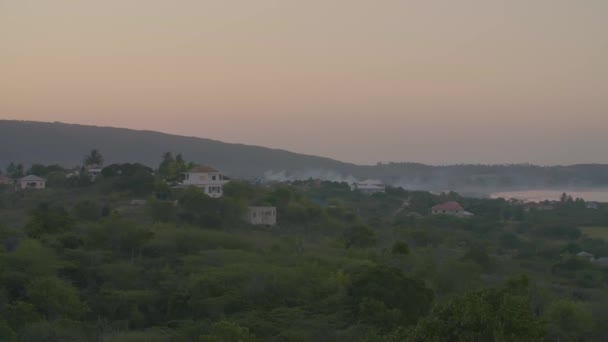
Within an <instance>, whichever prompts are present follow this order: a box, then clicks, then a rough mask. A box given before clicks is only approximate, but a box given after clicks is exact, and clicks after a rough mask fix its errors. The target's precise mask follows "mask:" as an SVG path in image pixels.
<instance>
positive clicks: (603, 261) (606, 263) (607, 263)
mask: <svg viewBox="0 0 608 342" xmlns="http://www.w3.org/2000/svg"><path fill="white" fill-rule="evenodd" d="M594 262H595V263H596V264H597V265H598V266H601V267H608V258H607V257H602V258H597V259H595V260H594Z"/></svg>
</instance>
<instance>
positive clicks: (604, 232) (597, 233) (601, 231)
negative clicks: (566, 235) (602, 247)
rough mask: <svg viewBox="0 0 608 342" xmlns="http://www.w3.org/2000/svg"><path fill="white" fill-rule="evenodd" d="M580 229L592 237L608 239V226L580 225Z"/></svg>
mask: <svg viewBox="0 0 608 342" xmlns="http://www.w3.org/2000/svg"><path fill="white" fill-rule="evenodd" d="M580 230H581V231H582V232H583V234H585V235H587V236H588V237H590V238H594V239H602V240H606V241H608V227H580Z"/></svg>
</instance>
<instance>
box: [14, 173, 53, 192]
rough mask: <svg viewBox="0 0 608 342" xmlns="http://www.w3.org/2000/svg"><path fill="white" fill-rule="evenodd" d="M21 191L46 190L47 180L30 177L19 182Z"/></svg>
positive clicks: (18, 185)
mask: <svg viewBox="0 0 608 342" xmlns="http://www.w3.org/2000/svg"><path fill="white" fill-rule="evenodd" d="M17 187H18V188H19V189H22V190H24V189H44V188H46V180H45V179H44V178H40V177H38V176H34V175H29V176H25V177H23V178H21V179H19V180H18V181H17Z"/></svg>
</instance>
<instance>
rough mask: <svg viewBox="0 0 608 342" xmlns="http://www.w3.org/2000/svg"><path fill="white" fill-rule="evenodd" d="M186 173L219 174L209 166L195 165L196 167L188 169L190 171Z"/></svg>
mask: <svg viewBox="0 0 608 342" xmlns="http://www.w3.org/2000/svg"><path fill="white" fill-rule="evenodd" d="M188 172H194V173H206V172H219V171H218V170H216V169H214V168H212V167H211V166H204V165H197V166H194V167H192V168H190V170H188Z"/></svg>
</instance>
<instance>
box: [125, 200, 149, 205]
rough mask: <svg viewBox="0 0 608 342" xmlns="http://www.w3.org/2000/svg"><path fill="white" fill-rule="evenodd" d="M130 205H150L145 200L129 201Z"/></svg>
mask: <svg viewBox="0 0 608 342" xmlns="http://www.w3.org/2000/svg"><path fill="white" fill-rule="evenodd" d="M129 204H130V205H132V206H136V207H140V206H144V205H146V204H148V201H147V200H145V199H132V200H130V201H129Z"/></svg>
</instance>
